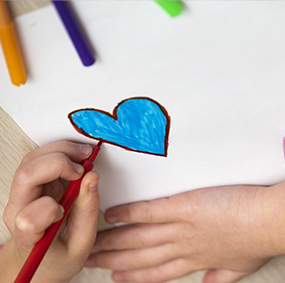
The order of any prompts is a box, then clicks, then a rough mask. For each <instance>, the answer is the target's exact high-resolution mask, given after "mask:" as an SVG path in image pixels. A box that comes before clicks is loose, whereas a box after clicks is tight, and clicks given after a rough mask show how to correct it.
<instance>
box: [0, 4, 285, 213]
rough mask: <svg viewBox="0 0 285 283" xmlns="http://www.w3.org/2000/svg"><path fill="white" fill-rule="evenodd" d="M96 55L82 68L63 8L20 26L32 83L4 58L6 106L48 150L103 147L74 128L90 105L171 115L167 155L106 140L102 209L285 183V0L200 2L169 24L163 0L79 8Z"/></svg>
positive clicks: (0, 75) (32, 16)
mask: <svg viewBox="0 0 285 283" xmlns="http://www.w3.org/2000/svg"><path fill="white" fill-rule="evenodd" d="M73 4H74V8H75V10H76V12H77V15H78V17H79V18H80V20H81V23H82V25H83V26H84V28H85V31H86V34H87V35H88V37H89V40H90V42H91V44H92V46H93V47H94V50H95V51H96V58H97V62H96V63H95V65H93V66H91V67H88V68H86V67H83V65H82V64H81V62H80V60H79V58H78V55H77V53H76V51H75V49H74V48H73V46H72V44H71V42H70V40H69V38H68V35H67V33H66V31H65V29H64V27H63V25H62V23H61V22H60V19H59V18H58V15H57V13H56V11H55V10H54V8H53V7H52V6H49V7H46V8H43V9H40V10H38V11H35V12H31V13H29V14H26V15H23V16H21V17H19V18H18V19H17V20H16V24H17V29H18V33H19V35H20V39H21V45H22V49H23V53H24V57H25V62H26V65H27V69H28V81H27V83H26V85H24V86H21V87H19V88H17V87H15V86H13V85H11V84H10V80H9V77H8V74H7V70H6V68H5V67H4V66H5V63H4V58H3V55H2V53H1V54H0V66H1V68H0V87H1V88H0V99H1V100H0V101H1V106H2V107H3V108H4V109H5V110H6V111H7V112H8V113H9V114H10V115H11V116H12V117H13V118H14V119H15V121H16V122H17V123H18V124H19V125H20V126H21V127H22V128H23V130H24V131H25V132H26V133H27V134H28V135H29V136H30V137H31V138H32V139H33V140H34V141H35V142H36V143H37V144H39V145H40V146H43V145H46V144H48V143H51V142H54V141H57V140H72V141H77V142H86V143H92V144H94V143H95V141H94V140H91V139H88V138H86V137H83V136H82V135H80V134H79V133H77V132H76V131H75V130H74V128H73V127H72V126H71V124H70V122H69V120H68V119H67V115H68V113H69V112H71V111H73V110H76V109H79V108H89V107H92V108H97V109H102V110H104V111H108V112H112V110H113V108H114V107H115V106H116V105H117V103H119V102H120V101H121V100H123V99H126V98H130V97H134V96H146V97H150V98H152V99H155V100H156V101H158V102H159V103H160V104H161V105H163V106H164V107H165V108H166V109H167V111H168V113H169V115H170V116H171V127H170V135H169V148H168V156H167V157H159V156H153V155H148V154H143V153H136V152H131V151H126V150H124V149H122V148H119V147H116V146H113V145H109V144H103V146H102V150H101V151H100V154H99V156H98V159H96V162H95V170H97V171H98V172H99V173H100V175H101V182H100V189H99V190H100V196H101V208H102V209H103V210H105V209H107V208H109V207H111V206H114V205H118V204H122V203H128V202H133V201H140V200H149V199H154V198H158V197H164V196H170V195H174V194H177V193H180V192H183V191H188V190H192V189H198V188H203V187H210V186H219V185H231V184H264V185H270V184H274V183H277V182H280V181H282V180H283V179H284V176H285V170H284V160H283V149H282V139H283V136H284V135H285V17H284V15H285V2H275V1H268V2H266V1H260V2H257V1H241V2H240V1H237V2H233V1H229V2H228V1H226V2H224V1H213V2H207V1H201V2H200V1H198V2H197V1H189V2H186V3H185V5H186V11H185V12H184V13H183V14H182V15H181V16H179V17H177V18H170V17H169V16H168V15H167V14H166V13H165V12H164V11H163V10H161V9H160V7H159V6H158V5H157V4H156V3H154V2H152V1H86V2H85V1H78V2H75V3H73Z"/></svg>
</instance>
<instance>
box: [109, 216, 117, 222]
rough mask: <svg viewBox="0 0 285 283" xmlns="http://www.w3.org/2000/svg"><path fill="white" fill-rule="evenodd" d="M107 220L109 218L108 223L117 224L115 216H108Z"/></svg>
mask: <svg viewBox="0 0 285 283" xmlns="http://www.w3.org/2000/svg"><path fill="white" fill-rule="evenodd" d="M106 218H107V219H106V220H107V222H108V223H116V222H117V218H116V216H115V215H110V216H107V217H106Z"/></svg>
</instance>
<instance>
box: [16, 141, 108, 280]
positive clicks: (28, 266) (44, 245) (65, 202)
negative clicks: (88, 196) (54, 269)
mask: <svg viewBox="0 0 285 283" xmlns="http://www.w3.org/2000/svg"><path fill="white" fill-rule="evenodd" d="M101 144H102V141H99V142H98V144H97V145H96V146H95V147H94V149H93V152H92V154H91V155H90V156H89V158H87V159H85V160H83V161H82V162H81V165H82V166H83V167H84V173H83V175H82V177H81V178H80V179H79V180H76V181H72V182H70V184H69V186H68V187H67V189H66V191H65V193H64V194H63V196H62V198H61V200H60V201H59V204H61V205H62V206H63V208H64V215H63V217H62V218H61V219H60V220H59V221H58V222H56V223H53V224H52V225H51V226H50V227H49V228H48V229H47V230H46V232H45V234H44V236H43V237H42V238H41V239H40V240H39V241H38V242H37V243H36V244H35V246H34V248H33V249H32V251H31V253H30V255H29V257H28V258H27V260H26V262H25V264H24V265H23V267H22V269H21V271H20V273H19V274H18V276H17V278H16V280H15V281H14V283H29V282H30V281H31V279H32V278H33V276H34V274H35V272H36V270H37V269H38V266H39V265H40V263H41V261H42V259H43V257H44V255H45V254H46V252H47V250H48V248H49V246H50V244H51V243H52V241H53V239H54V237H55V236H56V234H57V232H58V229H59V228H60V226H61V224H62V222H63V221H64V220H65V218H66V216H67V215H68V213H69V211H70V209H71V207H72V205H73V203H74V201H75V199H76V198H77V196H78V194H79V190H80V185H81V181H82V179H83V177H84V176H85V174H86V173H87V172H89V171H91V170H92V169H93V162H94V160H95V158H96V156H97V154H98V152H99V150H100V146H101Z"/></svg>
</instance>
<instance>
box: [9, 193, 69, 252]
mask: <svg viewBox="0 0 285 283" xmlns="http://www.w3.org/2000/svg"><path fill="white" fill-rule="evenodd" d="M63 213H64V209H63V207H62V206H61V205H59V204H58V203H57V202H56V201H55V200H54V199H53V198H51V197H48V196H45V197H41V198H39V199H37V200H35V201H33V202H32V203H30V204H28V205H27V206H25V207H24V208H23V209H22V210H20V211H19V213H18V214H17V216H16V219H15V231H14V234H13V238H14V239H16V241H17V244H18V245H19V246H20V247H21V248H23V249H29V248H30V247H31V245H33V244H35V243H36V242H37V241H39V240H40V239H41V238H42V236H43V235H44V232H45V230H46V229H47V228H48V227H49V226H50V225H51V224H52V223H54V222H57V221H59V220H60V219H61V218H62V216H63Z"/></svg>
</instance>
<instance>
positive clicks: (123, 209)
mask: <svg viewBox="0 0 285 283" xmlns="http://www.w3.org/2000/svg"><path fill="white" fill-rule="evenodd" d="M185 214H186V209H185V207H184V206H183V205H181V202H179V199H178V197H171V198H162V199H157V200H153V201H149V202H138V203H132V204H126V205H121V206H116V207H114V208H111V209H109V210H107V211H106V214H105V219H106V221H107V222H108V223H117V222H125V223H164V222H175V221H179V220H180V219H181V220H182V217H181V215H185Z"/></svg>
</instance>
